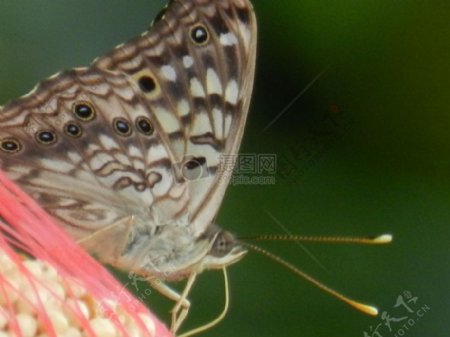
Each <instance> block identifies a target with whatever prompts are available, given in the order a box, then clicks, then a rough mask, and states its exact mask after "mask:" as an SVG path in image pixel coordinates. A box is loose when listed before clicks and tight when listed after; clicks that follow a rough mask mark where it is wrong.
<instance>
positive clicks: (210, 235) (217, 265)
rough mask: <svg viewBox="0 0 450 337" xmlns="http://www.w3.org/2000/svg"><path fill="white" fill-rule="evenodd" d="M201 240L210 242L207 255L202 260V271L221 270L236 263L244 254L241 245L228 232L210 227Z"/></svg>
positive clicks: (244, 250) (245, 250) (244, 251)
mask: <svg viewBox="0 0 450 337" xmlns="http://www.w3.org/2000/svg"><path fill="white" fill-rule="evenodd" d="M201 239H206V240H209V241H210V248H209V251H208V253H207V254H206V255H205V257H204V258H203V260H202V263H201V264H202V269H221V268H223V267H225V266H228V265H230V264H233V263H236V262H238V261H239V260H240V259H241V258H242V257H243V256H244V255H245V254H246V253H247V249H245V248H244V247H243V246H242V245H241V243H240V242H239V241H238V240H237V239H236V238H235V237H234V235H233V234H231V233H230V232H227V231H224V230H223V229H220V228H218V227H216V226H212V227H210V228H209V229H208V230H207V231H206V233H204V234H203V235H202V237H201Z"/></svg>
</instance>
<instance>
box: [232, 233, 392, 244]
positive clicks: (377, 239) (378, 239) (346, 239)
mask: <svg viewBox="0 0 450 337" xmlns="http://www.w3.org/2000/svg"><path fill="white" fill-rule="evenodd" d="M239 239H240V240H251V241H295V242H322V243H353V244H363V245H380V244H386V243H390V242H392V234H382V235H378V236H361V237H354V236H304V235H291V234H288V235H257V236H247V237H241V238H239Z"/></svg>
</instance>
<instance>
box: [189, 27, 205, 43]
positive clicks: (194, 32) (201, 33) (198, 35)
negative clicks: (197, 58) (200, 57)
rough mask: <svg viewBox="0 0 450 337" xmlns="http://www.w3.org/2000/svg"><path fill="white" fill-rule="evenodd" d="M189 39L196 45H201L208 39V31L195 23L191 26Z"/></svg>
mask: <svg viewBox="0 0 450 337" xmlns="http://www.w3.org/2000/svg"><path fill="white" fill-rule="evenodd" d="M190 35H191V39H192V41H194V43H195V44H196V45H198V46H203V45H205V44H207V43H208V41H209V32H208V30H207V29H206V27H205V26H204V25H196V26H194V27H192V28H191V33H190Z"/></svg>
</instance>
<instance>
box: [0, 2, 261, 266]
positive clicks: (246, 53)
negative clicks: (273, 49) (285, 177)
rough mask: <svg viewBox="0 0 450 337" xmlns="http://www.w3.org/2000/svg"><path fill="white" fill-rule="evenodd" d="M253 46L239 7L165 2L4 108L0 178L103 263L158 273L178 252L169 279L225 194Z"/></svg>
mask: <svg viewBox="0 0 450 337" xmlns="http://www.w3.org/2000/svg"><path fill="white" fill-rule="evenodd" d="M255 38H256V23H255V18H254V15H253V11H252V9H251V5H250V4H249V3H248V1H247V0H190V1H188V0H175V1H171V2H170V4H169V6H168V7H167V10H166V12H165V13H164V14H163V15H161V17H160V20H159V21H158V22H156V23H155V25H154V26H153V27H152V28H151V29H150V30H149V31H148V32H145V33H144V34H142V35H141V36H140V37H137V38H135V39H134V40H132V41H130V42H128V43H126V44H124V45H121V46H118V47H117V48H116V49H115V50H114V51H112V52H111V53H110V54H109V55H107V56H105V57H102V58H99V59H97V60H96V61H94V63H93V64H92V65H91V67H89V68H81V69H75V70H71V71H66V72H63V73H60V74H57V75H55V76H54V77H52V78H50V79H48V80H46V81H44V82H42V83H41V84H40V85H38V87H37V88H36V89H35V90H34V91H33V92H32V93H30V94H29V95H27V96H25V97H22V98H20V99H18V100H16V101H14V102H12V103H10V104H8V105H6V106H5V107H4V108H3V109H2V111H1V114H0V140H1V142H0V165H1V168H2V169H3V170H4V171H5V172H7V173H8V174H9V176H10V177H11V178H12V179H14V180H15V181H16V182H17V183H19V184H20V185H21V186H22V187H23V188H24V189H25V190H27V191H28V192H29V193H30V194H31V195H32V196H33V197H34V198H35V199H36V200H37V201H38V202H39V203H40V204H41V205H42V206H43V207H45V208H46V209H47V210H48V211H49V212H50V213H52V214H53V215H54V216H56V217H57V218H58V219H59V220H60V221H61V223H62V224H63V225H64V226H65V228H66V229H67V230H68V231H69V232H70V233H71V234H72V235H73V236H74V237H75V238H77V239H82V240H86V239H87V240H86V241H84V242H85V243H86V246H87V247H88V248H89V249H90V250H91V251H93V252H94V253H96V254H98V255H99V256H100V257H101V258H102V259H103V260H105V261H106V262H110V263H113V264H116V265H119V266H122V267H125V268H127V269H142V268H144V269H146V270H150V271H151V270H152V269H157V270H163V271H164V268H163V266H162V265H161V263H162V262H161V263H160V261H161V260H163V261H166V260H170V259H171V254H172V255H173V252H174V251H175V250H176V249H179V248H178V247H183V248H181V251H180V252H178V253H175V255H176V256H178V257H180V256H183V261H180V262H179V263H175V264H174V263H172V265H171V266H170V268H171V272H173V273H177V271H178V269H182V268H185V267H186V266H187V265H188V263H189V260H190V259H192V258H193V257H195V256H196V255H198V253H199V251H202V250H204V247H201V246H198V247H194V248H193V246H195V244H194V241H195V239H196V238H197V237H199V236H200V235H201V234H202V233H203V232H205V231H206V230H207V228H208V226H210V225H211V222H212V220H213V218H214V216H215V214H216V212H217V209H218V206H219V204H220V202H221V200H222V198H223V194H224V192H225V188H226V184H227V181H228V179H227V177H224V176H223V175H222V174H221V173H220V171H219V165H220V157H221V155H222V154H226V155H233V154H236V153H237V151H238V147H239V144H240V142H241V138H242V133H243V128H244V124H245V119H246V115H247V110H248V106H249V100H250V95H251V89H252V84H253V73H254V63H255V62H254V61H255V60H254V58H255V49H256V41H255ZM190 243H191V244H190ZM149 247H150V248H149ZM144 248H145V249H144ZM183 249H184V250H185V252H183ZM144 258H145V259H146V261H148V260H150V266H148V265H146V266H145V267H144V266H143V263H144V262H143V260H144Z"/></svg>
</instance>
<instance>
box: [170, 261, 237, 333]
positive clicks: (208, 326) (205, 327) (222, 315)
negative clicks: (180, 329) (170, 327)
mask: <svg viewBox="0 0 450 337" xmlns="http://www.w3.org/2000/svg"><path fill="white" fill-rule="evenodd" d="M222 272H223V280H224V287H225V303H224V306H223V310H222V312H221V313H220V314H219V316H217V317H216V318H215V319H214V320H212V321H211V322H209V323H207V324H204V325H202V326H200V327H198V328H195V329H192V330H189V331H188V332H185V333H183V334H182V335H179V336H178V337H189V336H193V335H197V334H199V333H201V332H204V331H206V330H208V329H211V328H212V327H213V326H215V325H217V324H219V322H220V321H221V320H223V319H224V318H225V315H226V314H227V311H228V306H229V304H230V293H229V287H228V274H227V268H226V267H223V268H222Z"/></svg>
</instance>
